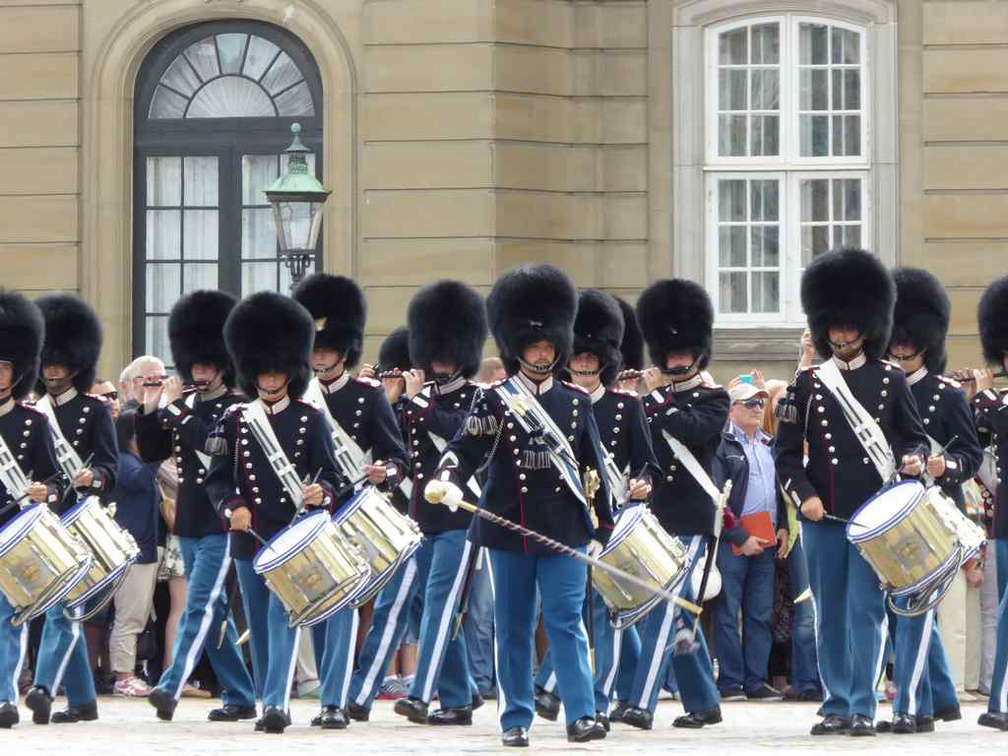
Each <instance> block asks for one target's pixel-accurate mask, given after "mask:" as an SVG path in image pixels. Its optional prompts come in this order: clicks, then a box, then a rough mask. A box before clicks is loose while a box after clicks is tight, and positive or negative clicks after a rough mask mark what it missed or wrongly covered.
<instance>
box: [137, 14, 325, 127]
mask: <svg viewBox="0 0 1008 756" xmlns="http://www.w3.org/2000/svg"><path fill="white" fill-rule="evenodd" d="M314 114H315V108H314V105H313V104H312V97H311V92H310V91H309V89H308V85H307V84H306V83H305V80H304V76H303V75H302V73H301V70H300V69H299V68H298V67H297V65H296V64H295V63H294V61H293V60H291V57H290V56H289V55H288V54H287V53H286V52H284V51H283V50H281V49H280V48H279V47H277V45H275V44H274V43H273V42H270V41H269V40H268V39H264V38H263V37H258V36H256V35H254V34H236V33H225V34H214V35H212V36H209V37H206V38H204V39H201V40H199V41H198V42H194V43H193V44H191V45H189V47H187V48H186V49H185V50H184V51H183V52H182V53H181V54H179V56H178V57H177V58H175V60H173V61H172V62H171V64H170V65H169V66H168V68H167V69H166V70H165V72H164V75H163V76H162V77H161V79H160V81H159V82H158V85H157V87H156V89H155V90H154V96H153V97H152V98H151V104H150V111H149V113H148V116H149V117H150V118H151V119H159V120H160V119H172V118H263V117H266V118H269V117H274V116H310V115H314Z"/></svg>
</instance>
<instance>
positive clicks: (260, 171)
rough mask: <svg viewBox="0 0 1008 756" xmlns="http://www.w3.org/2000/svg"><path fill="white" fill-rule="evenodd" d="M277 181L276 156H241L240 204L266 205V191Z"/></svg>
mask: <svg viewBox="0 0 1008 756" xmlns="http://www.w3.org/2000/svg"><path fill="white" fill-rule="evenodd" d="M276 180H277V159H276V155H242V204H243V205H266V204H268V201H267V199H266V194H265V192H266V189H267V188H268V187H269V185H270V184H272V183H273V182H274V181H276Z"/></svg>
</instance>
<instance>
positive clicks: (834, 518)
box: [823, 512, 850, 525]
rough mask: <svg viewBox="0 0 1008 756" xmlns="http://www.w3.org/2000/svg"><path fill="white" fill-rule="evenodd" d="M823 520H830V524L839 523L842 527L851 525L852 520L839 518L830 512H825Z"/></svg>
mask: <svg viewBox="0 0 1008 756" xmlns="http://www.w3.org/2000/svg"><path fill="white" fill-rule="evenodd" d="M823 519H824V520H829V521H830V522H838V523H840V524H841V525H850V520H848V519H846V518H844V517H838V516H837V515H835V514H830V513H829V512H823Z"/></svg>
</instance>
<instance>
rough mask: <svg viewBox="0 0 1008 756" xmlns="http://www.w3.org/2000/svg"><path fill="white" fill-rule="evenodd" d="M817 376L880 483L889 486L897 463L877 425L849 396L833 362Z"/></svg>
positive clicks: (823, 365)
mask: <svg viewBox="0 0 1008 756" xmlns="http://www.w3.org/2000/svg"><path fill="white" fill-rule="evenodd" d="M817 372H818V375H819V380H820V382H822V385H823V386H825V387H826V388H827V389H828V390H829V392H830V393H831V394H833V397H834V398H835V399H836V400H837V404H839V405H840V410H841V411H842V412H843V416H844V419H845V420H846V421H847V424H848V425H849V426H850V428H851V430H852V431H853V432H854V436H855V438H857V440H858V442H859V443H860V444H861V446H862V447H864V450H865V452H866V453H867V454H868V458H869V459H870V460H871V461H872V463H873V464H874V465H875V469H876V470H878V474H879V476H880V477H881V478H882V482H883V483H889V482H890V481H891V480H892V479H893V478H894V477H895V476H896V459H895V457H894V456H893V453H892V449H891V448H890V446H889V441H888V440H887V439H886V437H885V434H884V433H883V432H882V429H881V428H880V427H879V424H878V423H876V422H875V418H873V417H872V416H871V415H870V414H868V411H867V410H866V409H865V408H864V407H863V406H862V404H861V402H859V401H858V400H857V399H856V398H855V397H854V394H852V393H851V390H850V387H849V386H848V385H847V381H845V380H844V379H843V376H842V375H841V374H840V368H838V367H837V364H836V363H835V362H834V361H833V360H826V361H825V362H824V363H823V364H822V365H820V366H819V369H818V371H817Z"/></svg>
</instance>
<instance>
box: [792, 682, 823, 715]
mask: <svg viewBox="0 0 1008 756" xmlns="http://www.w3.org/2000/svg"><path fill="white" fill-rule="evenodd" d="M784 700H785V701H795V702H802V703H811V702H813V701H822V691H821V690H818V689H817V688H809V689H808V690H803V691H801V692H800V693H799V692H798V691H796V690H795V689H794V688H788V689H787V690H786V691H784ZM820 716H822V715H821V714H820Z"/></svg>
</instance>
